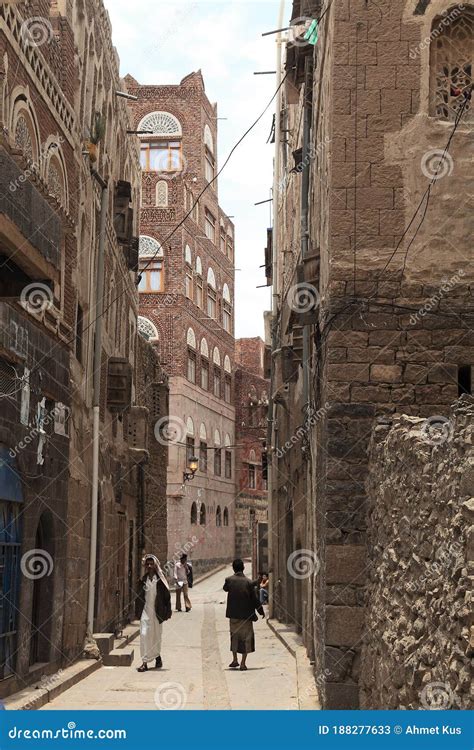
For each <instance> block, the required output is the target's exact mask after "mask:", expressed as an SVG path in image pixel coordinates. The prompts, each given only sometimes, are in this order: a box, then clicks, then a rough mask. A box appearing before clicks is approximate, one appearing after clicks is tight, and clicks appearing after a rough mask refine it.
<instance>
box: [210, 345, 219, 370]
mask: <svg viewBox="0 0 474 750" xmlns="http://www.w3.org/2000/svg"><path fill="white" fill-rule="evenodd" d="M212 361H213V362H214V364H215V365H217V366H218V367H220V366H221V353H220V351H219V349H218V348H217V346H216V347H215V348H214V353H213V355H212Z"/></svg>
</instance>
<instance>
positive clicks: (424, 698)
mask: <svg viewBox="0 0 474 750" xmlns="http://www.w3.org/2000/svg"><path fill="white" fill-rule="evenodd" d="M473 495H474V399H473V398H472V396H467V395H465V396H462V397H461V398H460V399H459V400H458V401H457V402H455V404H454V406H453V408H452V410H451V412H450V414H449V416H448V417H447V418H445V419H443V418H440V421H439V422H438V423H437V424H435V423H434V422H433V421H430V420H425V419H420V418H418V417H412V416H406V415H402V416H395V417H394V418H393V420H392V421H391V423H388V422H386V423H385V424H383V423H380V424H378V425H377V426H376V427H375V429H374V432H373V436H372V442H371V447H370V471H369V478H368V498H369V507H368V528H367V533H368V542H369V543H368V550H369V557H368V565H369V568H370V570H369V580H368V585H367V589H366V607H367V617H366V623H365V633H364V646H363V650H362V665H361V681H360V686H361V707H362V708H367V709H373V708H378V709H380V708H385V709H401V708H403V709H419V708H421V709H423V708H424V709H433V708H441V709H449V708H450V709H466V708H468V707H469V690H470V671H469V667H470V659H471V657H472V655H473V646H474V628H473V626H472V608H471V606H470V603H471V597H472V595H471V592H472V572H473V570H472V568H473V561H474V526H473V525H472V524H473V517H474V497H473Z"/></svg>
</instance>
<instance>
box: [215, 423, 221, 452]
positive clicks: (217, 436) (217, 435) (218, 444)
mask: <svg viewBox="0 0 474 750" xmlns="http://www.w3.org/2000/svg"><path fill="white" fill-rule="evenodd" d="M214 446H215V447H216V448H220V447H221V433H220V432H219V430H218V429H217V428H216V429H215V430H214Z"/></svg>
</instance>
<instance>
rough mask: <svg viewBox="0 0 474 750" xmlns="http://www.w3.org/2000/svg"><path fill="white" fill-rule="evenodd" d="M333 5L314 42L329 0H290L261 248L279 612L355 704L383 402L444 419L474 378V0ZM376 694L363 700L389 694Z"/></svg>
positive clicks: (328, 683)
mask: <svg viewBox="0 0 474 750" xmlns="http://www.w3.org/2000/svg"><path fill="white" fill-rule="evenodd" d="M324 10H325V13H324V17H323V18H322V19H321V22H320V24H319V38H318V40H317V43H316V44H315V45H311V44H308V43H307V42H306V41H305V40H304V38H303V33H304V28H303V27H301V26H299V25H298V24H299V23H300V21H298V20H297V19H301V17H302V16H306V17H308V16H309V17H313V18H316V17H318V15H319V14H320V11H321V4H320V3H317V2H304V1H303V0H302V1H301V2H295V3H294V6H293V18H294V19H295V29H294V31H293V32H291V37H290V39H289V43H287V44H284V45H283V48H284V53H285V54H284V58H285V73H286V78H285V80H284V83H283V86H282V89H281V95H280V96H279V110H280V111H279V112H277V127H276V130H277V133H276V136H277V144H276V148H277V160H276V163H277V167H278V172H277V174H276V191H275V193H274V203H275V205H274V233H273V237H272V238H271V242H269V245H268V253H267V256H269V255H270V254H271V253H273V254H274V259H275V261H276V262H275V263H273V264H272V267H271V268H269V269H268V273H270V274H273V276H272V278H269V281H273V285H274V295H275V297H274V299H275V310H274V313H275V314H274V315H273V320H272V323H273V326H272V349H273V352H272V354H273V357H272V362H273V367H272V388H271V404H270V420H271V424H272V427H273V430H272V452H271V455H270V460H271V466H272V471H271V478H270V482H271V503H270V546H271V552H270V554H271V563H270V567H271V568H272V567H273V569H274V570H275V571H276V575H275V576H274V578H275V579H276V584H275V587H274V592H273V598H274V602H275V605H274V614H275V615H276V616H277V617H279V618H280V619H281V620H284V621H286V622H290V623H293V624H294V625H295V626H296V628H297V629H298V630H299V631H300V632H301V633H302V635H303V639H304V642H305V643H306V646H307V649H308V654H309V656H310V658H311V659H312V660H314V662H315V675H316V678H317V682H318V685H319V686H320V692H321V700H322V704H323V707H326V708H350V707H357V706H358V705H359V675H360V669H361V645H362V643H363V641H364V638H365V637H366V620H365V609H364V604H365V601H366V599H365V597H366V589H365V586H366V582H367V575H368V567H367V535H366V528H367V513H366V511H367V495H366V482H367V481H368V472H369V468H368V458H367V450H368V444H369V437H370V434H371V430H372V426H373V423H374V418H375V417H376V416H380V415H387V414H388V415H390V414H392V413H394V412H404V413H405V414H408V415H412V416H419V417H422V418H423V419H424V420H425V428H426V430H427V431H429V430H431V429H436V425H437V424H438V423H439V421H440V420H441V422H442V420H443V419H444V418H445V416H444V415H446V414H447V413H448V411H449V408H450V405H451V404H452V402H453V401H454V400H455V399H456V398H457V397H458V395H460V394H462V393H470V392H471V388H472V364H473V360H474V349H473V343H474V342H473V333H472V320H473V313H474V309H473V299H472V282H473V271H472V263H469V258H470V259H471V260H472V248H471V244H472V243H471V239H470V237H471V236H472V212H469V210H468V190H467V189H466V183H467V180H468V175H469V157H468V143H469V141H470V140H471V139H472V117H473V115H472V112H473V109H472V108H471V103H470V93H471V87H472V78H471V75H472V73H471V70H472V68H471V65H472V59H471V56H472V37H473V20H474V6H473V5H472V3H464V4H463V5H457V4H456V3H446V2H441V0H432V1H431V2H429V1H428V2H426V1H425V2H420V1H418V0H396V1H394V0H391V2H384V1H383V0H382V2H377V3H362V2H360V1H359V0H335V2H333V3H331V5H330V6H328V7H325V8H324ZM279 118H280V119H279ZM280 126H281V128H280ZM446 148H447V150H445V149H446ZM267 259H268V257H267ZM402 470H403V469H402V468H401V467H400V468H399V471H402ZM421 481H423V479H421ZM401 486H403V484H402V485H401ZM369 552H372V550H371V549H369ZM409 615H410V616H411V617H413V618H414V619H416V618H415V613H414V611H413V612H411V613H409ZM378 627H381V625H380V623H378ZM382 635H383V633H382V632H378V633H377V637H378V638H379V639H381V638H382ZM372 637H373V636H372ZM428 637H429V636H428ZM420 648H421V646H420ZM364 653H365V654H367V651H365V652H364ZM379 653H381V652H379ZM380 658H382V657H380ZM371 666H372V669H375V671H378V672H379V673H381V672H382V671H383V670H382V666H383V665H380V664H379V665H375V666H374V665H373V664H372V665H371ZM364 674H367V672H365V673H364ZM364 691H365V692H364V694H365V695H367V694H368V692H369V688H368V686H367V684H365V685H364ZM374 694H375V693H371V700H372V699H373V696H374ZM378 695H379V699H380V704H379V705H374V704H373V702H372V706H371V707H373V708H386V707H387V705H385V704H384V701H383V699H382V698H381V697H380V696H381V695H382V694H381V693H378Z"/></svg>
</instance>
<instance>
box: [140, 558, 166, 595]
mask: <svg viewBox="0 0 474 750" xmlns="http://www.w3.org/2000/svg"><path fill="white" fill-rule="evenodd" d="M148 559H151V560H153V562H154V563H155V567H156V572H157V575H158V578H159V579H160V581H162V582H163V583H164V584H165V586H166V588H167V589H168V590H169V584H168V581H167V580H166V576H165V574H164V573H163V571H162V569H161V565H160V561H159V560H158V558H157V556H156V555H144V557H143V560H142V563H143V565H145V563H146V561H147V560H148Z"/></svg>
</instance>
